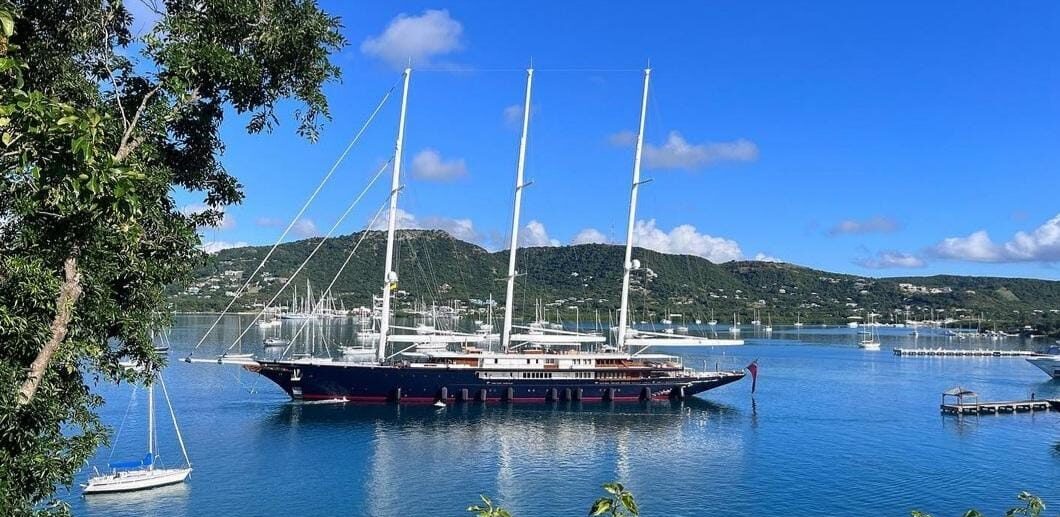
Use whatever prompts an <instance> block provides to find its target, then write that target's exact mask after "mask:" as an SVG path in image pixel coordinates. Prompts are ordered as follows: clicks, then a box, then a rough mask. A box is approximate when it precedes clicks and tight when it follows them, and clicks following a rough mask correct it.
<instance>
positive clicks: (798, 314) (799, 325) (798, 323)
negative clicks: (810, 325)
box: [795, 312, 802, 328]
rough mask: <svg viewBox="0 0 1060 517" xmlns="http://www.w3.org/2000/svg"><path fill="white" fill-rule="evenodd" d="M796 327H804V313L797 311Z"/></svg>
mask: <svg viewBox="0 0 1060 517" xmlns="http://www.w3.org/2000/svg"><path fill="white" fill-rule="evenodd" d="M795 328H802V315H801V314H800V313H798V312H796V313H795Z"/></svg>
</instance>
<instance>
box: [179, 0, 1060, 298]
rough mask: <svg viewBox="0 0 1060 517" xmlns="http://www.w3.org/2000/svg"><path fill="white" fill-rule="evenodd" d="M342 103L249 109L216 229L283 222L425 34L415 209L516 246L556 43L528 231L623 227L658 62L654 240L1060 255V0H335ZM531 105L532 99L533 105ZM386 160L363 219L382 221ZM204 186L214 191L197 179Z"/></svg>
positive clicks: (530, 238) (330, 207)
mask: <svg viewBox="0 0 1060 517" xmlns="http://www.w3.org/2000/svg"><path fill="white" fill-rule="evenodd" d="M323 5H324V7H325V8H326V9H328V10H329V11H331V12H332V13H334V14H336V15H339V16H341V17H342V19H343V23H344V25H345V29H344V32H345V34H346V36H347V38H348V39H349V41H350V45H349V46H348V47H347V48H346V49H345V50H344V51H343V52H342V53H341V54H339V55H336V56H335V57H334V61H335V63H336V64H338V65H339V66H341V68H342V70H343V79H342V82H341V84H340V83H336V84H332V85H330V86H329V88H328V93H329V98H330V101H331V103H332V106H333V110H334V113H333V114H334V121H333V122H332V123H331V124H329V125H328V126H327V127H326V128H325V132H324V134H323V137H322V138H321V140H320V141H319V142H317V143H316V144H310V143H307V142H304V141H302V140H299V139H298V137H297V136H296V135H295V134H294V132H293V124H291V123H289V121H288V123H286V124H284V125H281V126H280V128H279V129H278V130H277V131H276V132H275V133H273V134H271V135H264V136H261V135H258V136H248V135H245V134H244V132H243V126H242V124H243V122H245V121H243V120H240V119H239V118H237V117H231V118H230V119H229V120H228V121H227V122H226V126H225V130H224V133H225V140H226V144H227V150H226V152H225V154H224V163H225V164H226V166H227V167H228V168H229V170H230V171H231V172H232V173H234V174H235V175H236V176H237V177H239V178H240V180H241V181H242V182H243V184H244V185H245V189H246V194H247V198H246V201H245V203H244V204H243V205H241V206H237V207H233V208H231V209H229V211H228V217H227V221H226V223H225V224H224V225H223V227H221V228H213V229H204V231H203V235H204V238H205V240H207V241H210V242H212V243H214V244H213V246H215V247H217V246H223V245H225V244H235V243H251V244H271V243H272V242H273V241H274V240H275V239H276V238H277V236H278V235H279V234H280V232H281V231H282V230H283V225H285V224H286V222H287V221H289V220H290V219H291V218H292V216H293V215H294V214H295V213H296V212H297V211H298V209H299V208H300V206H301V204H302V203H303V202H304V201H305V199H306V197H307V196H308V195H309V193H310V192H312V190H313V189H314V188H315V187H316V185H317V183H318V182H319V180H320V178H322V177H323V175H324V174H325V173H326V172H327V170H328V168H329V167H330V166H331V164H332V163H333V162H334V160H335V159H336V158H337V157H338V155H339V154H340V153H341V151H342V149H343V148H344V147H345V146H346V144H347V143H348V142H349V141H350V139H351V138H352V136H353V134H354V133H356V131H357V129H358V128H359V127H360V126H361V124H362V123H363V121H364V120H365V118H366V117H367V116H368V114H369V113H370V112H371V110H372V109H373V108H374V107H375V105H376V103H377V102H378V100H379V99H380V98H381V96H382V95H383V94H384V92H386V90H387V89H388V88H390V87H391V86H392V85H394V84H395V83H396V82H397V81H398V80H399V79H400V71H399V68H400V66H401V63H402V62H404V61H405V60H407V59H408V58H409V57H411V58H412V59H413V68H414V70H415V71H414V72H413V77H412V84H411V90H410V100H409V112H408V130H407V139H406V153H405V159H404V167H405V171H406V172H407V174H405V180H404V181H403V183H404V184H405V189H404V190H403V192H402V196H401V200H400V205H401V208H402V210H403V211H404V214H403V218H402V220H401V221H402V224H403V225H405V226H410V227H432V228H443V229H447V230H449V231H450V232H452V233H454V234H455V235H457V236H458V237H461V238H464V239H466V240H473V241H475V242H478V243H480V244H482V245H484V246H486V247H488V248H490V249H497V248H500V247H504V246H505V245H506V242H507V238H508V237H507V235H508V232H509V227H510V218H511V199H512V187H513V183H514V175H515V163H516V153H517V147H518V138H519V132H518V124H519V122H518V120H516V119H518V118H519V115H521V113H519V111H518V107H515V108H513V106H519V105H520V104H521V102H522V98H523V93H524V85H525V72H523V71H522V69H524V68H525V67H526V65H527V64H528V62H529V61H530V59H531V58H532V59H533V63H534V67H535V69H537V70H538V73H536V74H535V83H534V97H533V103H532V104H533V115H532V118H531V130H530V145H529V152H528V157H527V173H526V174H527V178H528V179H530V180H533V182H534V184H533V186H531V187H530V188H528V189H527V190H526V191H525V192H526V194H525V197H524V212H523V217H522V222H523V226H528V228H526V229H525V230H523V231H522V235H523V239H522V240H523V241H524V242H525V243H526V244H528V245H548V244H568V243H571V242H572V241H578V242H585V241H601V240H607V241H610V242H623V241H624V225H625V217H626V215H625V214H626V209H627V201H628V191H629V182H630V177H631V176H630V175H631V166H632V161H633V149H632V147H631V146H629V145H628V140H629V137H630V135H631V133H630V131H632V130H635V128H636V124H637V117H638V113H639V107H640V106H639V102H640V95H641V84H642V73H641V72H640V71H639V70H640V69H642V68H643V67H644V65H645V63H646V62H647V61H648V60H649V59H650V60H651V67H652V69H653V73H652V87H651V92H652V93H651V96H650V101H649V104H650V107H649V117H648V124H647V130H646V132H645V138H646V142H647V144H648V148H647V151H646V159H645V170H644V176H645V177H648V178H652V179H653V181H652V183H650V184H648V185H647V186H645V188H643V189H642V190H641V192H642V197H641V200H642V201H641V205H640V210H639V213H638V219H639V220H641V224H639V225H638V231H637V238H636V242H637V244H638V245H644V246H648V247H653V248H656V249H659V250H662V251H671V252H682V253H693V254H698V255H701V256H705V257H708V258H711V259H713V260H731V259H736V258H743V259H754V258H756V257H758V258H759V259H771V258H776V259H780V260H783V261H786V262H793V263H796V264H801V265H806V266H810V267H815V268H821V269H826V270H832V271H840V272H847V273H856V274H868V275H887V276H892V275H929V274H936V273H957V274H976V275H996V276H1029V277H1038V278H1048V279H1060V270H1058V269H1057V266H1058V265H1060V201H1058V196H1057V193H1058V191H1060V188H1058V187H1060V146H1058V144H1060V102H1058V91H1060V22H1058V20H1060V4H1057V3H1054V2H1020V3H1008V2H1006V3H999V2H956V1H954V2H886V3H877V2H872V3H869V2H765V3H763V2H755V3H750V2H736V1H733V2H727V1H726V2H666V3H653V4H651V5H648V4H635V3H633V2H564V3H560V2H543V3H539V4H535V5H531V4H529V3H526V4H520V5H517V4H515V3H512V2H450V3H447V4H439V3H420V2H402V3H400V5H398V4H397V3H393V2H356V3H352V2H339V1H334V2H324V4H323ZM397 101H398V97H397V96H396V95H395V96H394V97H392V98H391V100H390V101H389V102H388V103H387V104H386V105H385V106H384V107H383V109H382V111H381V112H380V114H379V116H378V118H377V119H376V120H375V122H374V123H373V124H372V125H371V126H370V127H369V129H368V131H367V132H366V134H365V136H364V138H363V139H362V141H361V142H360V143H359V144H358V145H357V146H356V147H355V148H354V149H353V151H352V152H351V153H350V155H349V157H348V158H347V160H346V161H345V162H344V163H343V164H342V166H341V167H340V168H339V169H338V171H337V172H336V174H335V177H334V178H333V179H332V180H331V182H330V183H329V185H328V186H327V187H326V188H325V190H324V193H323V194H322V195H321V197H320V198H318V200H317V202H316V203H314V204H313V205H312V206H311V207H310V208H309V210H308V211H307V215H306V218H305V219H304V220H303V221H301V222H300V223H299V225H298V227H297V228H296V231H295V232H293V234H292V238H293V236H294V235H299V236H305V235H312V234H322V233H324V232H326V231H327V230H328V228H329V227H330V226H331V225H332V224H333V223H334V221H335V220H336V218H337V217H338V216H339V215H340V214H341V213H342V212H343V211H344V210H345V209H346V207H347V205H348V204H349V203H350V201H351V200H352V199H353V198H354V197H355V196H356V195H357V193H358V192H359V191H360V190H361V189H362V188H363V187H364V186H365V184H366V183H367V181H368V180H369V178H371V177H372V176H373V175H374V174H375V172H376V170H377V168H378V166H379V165H380V164H381V163H383V162H384V161H385V160H386V159H387V157H388V156H389V155H390V154H391V153H392V148H393V143H394V136H395V133H396V125H397V112H398V102H397ZM513 115H515V116H514V117H513ZM388 180H389V179H388V178H383V179H382V180H381V181H379V182H378V183H377V184H376V185H375V187H374V188H373V189H372V190H371V191H370V192H369V194H368V195H366V196H365V198H364V200H363V201H362V202H361V203H360V204H359V205H358V206H357V207H356V208H355V209H354V210H353V211H352V213H351V215H350V217H349V218H348V219H347V220H346V221H345V222H344V223H343V224H342V225H340V229H339V231H340V232H341V233H349V232H352V231H356V230H359V229H361V228H363V227H364V226H365V225H366V224H367V223H368V221H369V220H371V218H372V215H373V214H374V213H375V212H376V210H377V209H378V207H379V206H380V204H381V203H383V202H384V199H385V196H386V190H387V184H388V182H389V181H388ZM181 201H182V202H185V201H186V202H187V204H188V205H194V204H195V202H196V200H195V199H194V198H193V197H189V196H186V195H181Z"/></svg>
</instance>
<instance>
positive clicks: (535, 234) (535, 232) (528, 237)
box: [519, 221, 559, 248]
mask: <svg viewBox="0 0 1060 517" xmlns="http://www.w3.org/2000/svg"><path fill="white" fill-rule="evenodd" d="M519 246H521V247H524V248H530V247H534V246H559V240H558V239H553V238H551V237H549V236H548V230H546V229H545V225H543V224H541V223H540V222H538V221H530V222H529V223H526V227H524V228H523V229H522V231H520V232H519Z"/></svg>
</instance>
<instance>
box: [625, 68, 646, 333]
mask: <svg viewBox="0 0 1060 517" xmlns="http://www.w3.org/2000/svg"><path fill="white" fill-rule="evenodd" d="M650 79H651V68H645V69H644V97H643V99H642V100H641V103H640V130H639V131H637V153H636V156H635V158H634V159H633V188H632V189H631V190H630V194H629V223H628V224H627V225H626V260H625V262H623V263H622V305H621V306H620V308H619V311H618V346H619V347H623V346H625V344H626V326H627V325H628V320H629V315H628V312H629V275H630V273H631V272H632V271H633V261H632V259H633V225H634V224H636V220H637V189H638V188H640V183H641V181H640V158H641V151H642V150H643V148H644V119H645V117H646V115H647V113H648V82H649V81H650Z"/></svg>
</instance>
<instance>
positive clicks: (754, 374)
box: [746, 359, 758, 393]
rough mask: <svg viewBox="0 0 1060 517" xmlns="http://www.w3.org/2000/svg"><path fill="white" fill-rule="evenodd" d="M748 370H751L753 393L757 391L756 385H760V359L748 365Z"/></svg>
mask: <svg viewBox="0 0 1060 517" xmlns="http://www.w3.org/2000/svg"><path fill="white" fill-rule="evenodd" d="M746 368H747V371H749V372H751V393H754V392H755V387H757V386H758V359H755V360H754V361H751V364H749V365H747V366H746Z"/></svg>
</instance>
